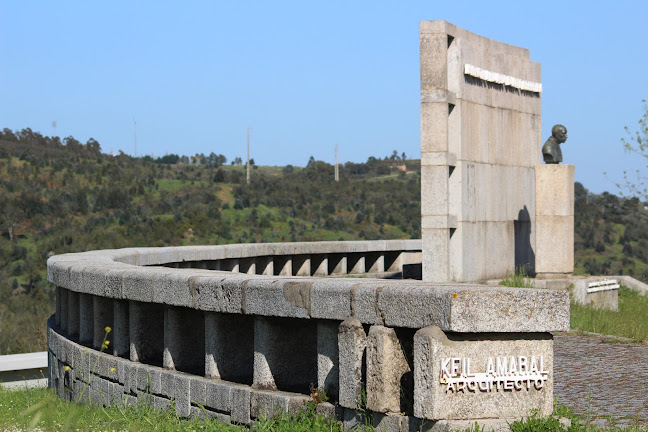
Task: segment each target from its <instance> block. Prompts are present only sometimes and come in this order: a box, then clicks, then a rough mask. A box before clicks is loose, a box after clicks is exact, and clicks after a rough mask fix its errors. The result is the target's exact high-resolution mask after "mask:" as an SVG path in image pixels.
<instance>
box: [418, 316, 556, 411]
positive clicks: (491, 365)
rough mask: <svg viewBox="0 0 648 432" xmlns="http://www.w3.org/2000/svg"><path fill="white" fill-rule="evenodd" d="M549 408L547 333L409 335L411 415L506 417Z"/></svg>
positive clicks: (431, 329)
mask: <svg viewBox="0 0 648 432" xmlns="http://www.w3.org/2000/svg"><path fill="white" fill-rule="evenodd" d="M532 409H537V410H539V413H540V415H549V414H551V412H552V410H553V337H552V336H551V334H549V333H541V334H539V333H535V334H522V333H518V334H513V335H512V334H506V335H502V336H501V337H497V336H496V335H495V334H487V335H478V334H456V333H455V334H451V333H448V334H446V333H444V332H443V331H442V330H441V329H439V328H438V327H436V326H430V327H426V328H424V329H421V330H419V331H418V332H417V333H416V335H415V336H414V415H415V416H417V417H419V418H425V419H430V420H440V419H446V420H464V419H480V418H492V417H498V418H510V417H522V416H527V415H529V412H530V411H531V410H532Z"/></svg>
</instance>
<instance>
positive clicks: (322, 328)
mask: <svg viewBox="0 0 648 432" xmlns="http://www.w3.org/2000/svg"><path fill="white" fill-rule="evenodd" d="M338 327H339V324H338V322H337V321H323V320H320V321H318V322H317V388H318V389H320V390H324V391H325V392H326V394H327V396H328V397H329V400H331V401H335V400H338V375H339V360H338Z"/></svg>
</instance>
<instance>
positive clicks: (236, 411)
mask: <svg viewBox="0 0 648 432" xmlns="http://www.w3.org/2000/svg"><path fill="white" fill-rule="evenodd" d="M231 391H232V411H231V419H232V421H233V422H236V423H242V424H250V394H251V390H250V387H248V386H238V385H232V387H231Z"/></svg>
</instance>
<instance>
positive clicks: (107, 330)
mask: <svg viewBox="0 0 648 432" xmlns="http://www.w3.org/2000/svg"><path fill="white" fill-rule="evenodd" d="M104 330H106V333H110V332H111V331H112V329H111V328H110V327H109V326H106V328H105V329H104Z"/></svg>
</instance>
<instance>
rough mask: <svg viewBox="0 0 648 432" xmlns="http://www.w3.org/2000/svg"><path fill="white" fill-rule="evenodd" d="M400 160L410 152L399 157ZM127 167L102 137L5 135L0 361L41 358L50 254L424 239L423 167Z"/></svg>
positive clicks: (0, 180)
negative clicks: (336, 173)
mask: <svg viewBox="0 0 648 432" xmlns="http://www.w3.org/2000/svg"><path fill="white" fill-rule="evenodd" d="M403 156H404V155H403ZM225 162H226V159H225V157H224V156H222V155H218V154H215V153H211V154H210V155H208V156H205V155H195V156H192V157H186V156H177V155H167V156H165V157H161V158H157V159H153V158H151V157H143V158H132V157H130V156H127V155H125V154H123V153H120V154H119V155H117V156H109V155H106V154H103V153H101V148H100V145H99V143H98V142H97V141H96V140H93V139H90V140H88V142H87V143H85V144H83V143H80V142H79V141H77V140H75V139H74V138H73V137H68V138H65V139H64V140H63V142H61V140H60V139H59V138H56V137H55V138H50V137H45V136H42V135H40V134H39V133H37V132H33V131H31V130H29V129H25V130H22V131H19V132H15V133H14V132H12V131H10V130H8V129H4V130H3V131H2V132H0V233H1V235H0V355H1V354H11V353H17V352H30V351H40V350H44V349H45V337H44V335H45V322H46V320H47V317H48V316H49V315H50V314H52V313H53V310H54V306H53V291H52V287H50V286H49V284H48V283H47V281H46V276H45V263H46V260H47V258H48V257H49V256H51V255H53V254H61V253H67V252H78V251H85V250H92V249H105V248H121V247H132V246H177V245H192V244H223V243H249V242H286V241H315V240H360V239H396V238H418V237H420V235H421V234H420V204H419V195H420V171H419V162H418V161H407V160H405V161H403V160H402V158H401V157H399V156H397V155H396V156H395V155H392V156H391V157H386V158H384V159H377V158H373V157H372V158H369V160H368V161H367V162H366V163H350V162H349V163H347V164H344V165H343V166H341V167H340V182H335V181H334V179H333V167H332V166H331V165H329V164H327V163H325V162H321V161H315V160H314V159H313V158H311V160H310V161H309V162H308V164H307V166H306V167H305V168H299V167H293V166H290V165H288V166H286V167H259V166H256V165H255V166H254V168H255V169H253V170H252V173H251V183H250V185H247V184H246V180H245V168H244V167H243V166H241V165H240V163H241V160H240V158H237V159H235V161H234V162H235V164H234V165H225Z"/></svg>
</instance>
